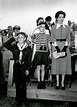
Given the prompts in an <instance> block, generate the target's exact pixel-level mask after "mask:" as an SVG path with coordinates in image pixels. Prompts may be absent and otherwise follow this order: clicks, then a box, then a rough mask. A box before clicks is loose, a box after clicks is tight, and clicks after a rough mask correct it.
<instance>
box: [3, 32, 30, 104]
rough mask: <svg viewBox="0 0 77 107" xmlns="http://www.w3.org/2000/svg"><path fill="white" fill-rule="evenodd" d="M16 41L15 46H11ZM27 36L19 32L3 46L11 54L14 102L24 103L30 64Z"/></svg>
mask: <svg viewBox="0 0 77 107" xmlns="http://www.w3.org/2000/svg"><path fill="white" fill-rule="evenodd" d="M15 40H16V44H13V43H12V42H14V41H15ZM26 40H27V35H26V34H25V33H24V32H19V33H18V34H17V36H14V37H12V38H10V39H9V40H8V41H7V42H5V43H4V44H3V46H4V47H6V48H7V49H8V50H10V51H11V52H12V53H13V59H14V66H13V69H14V72H13V83H15V87H16V101H17V102H25V101H26V75H28V74H29V71H28V70H29V67H30V63H31V48H30V47H29V46H28V44H27V43H26Z"/></svg>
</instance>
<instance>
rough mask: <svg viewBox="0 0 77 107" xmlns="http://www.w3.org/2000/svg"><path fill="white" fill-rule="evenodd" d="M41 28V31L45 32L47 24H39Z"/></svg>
mask: <svg viewBox="0 0 77 107" xmlns="http://www.w3.org/2000/svg"><path fill="white" fill-rule="evenodd" d="M39 30H40V32H42V33H43V32H45V25H44V24H42V25H40V26H39Z"/></svg>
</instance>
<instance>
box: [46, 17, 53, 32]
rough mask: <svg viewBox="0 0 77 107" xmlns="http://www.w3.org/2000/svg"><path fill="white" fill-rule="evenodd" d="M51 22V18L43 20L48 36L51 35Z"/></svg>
mask: <svg viewBox="0 0 77 107" xmlns="http://www.w3.org/2000/svg"><path fill="white" fill-rule="evenodd" d="M51 21H52V18H51V16H47V17H46V18H45V29H47V30H48V31H49V34H51V27H52V24H51Z"/></svg>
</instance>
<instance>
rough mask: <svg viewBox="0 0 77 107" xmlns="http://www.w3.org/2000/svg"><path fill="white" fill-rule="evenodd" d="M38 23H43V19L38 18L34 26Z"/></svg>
mask: <svg viewBox="0 0 77 107" xmlns="http://www.w3.org/2000/svg"><path fill="white" fill-rule="evenodd" d="M40 22H44V18H43V17H38V19H37V20H36V25H37V26H38V25H39V23H40Z"/></svg>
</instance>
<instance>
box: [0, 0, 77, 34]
mask: <svg viewBox="0 0 77 107" xmlns="http://www.w3.org/2000/svg"><path fill="white" fill-rule="evenodd" d="M76 5H77V0H0V29H3V28H6V27H7V26H9V25H11V26H14V25H16V24H18V25H20V26H21V28H22V30H23V31H25V32H26V33H27V34H30V32H31V31H33V30H34V29H35V27H36V19H37V18H38V17H44V18H45V17H46V16H47V15H50V16H51V17H52V22H54V21H55V19H54V16H55V13H56V12H57V11H58V10H63V11H65V12H66V19H65V23H67V21H68V20H71V21H72V22H77V14H76V10H77V6H76Z"/></svg>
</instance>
